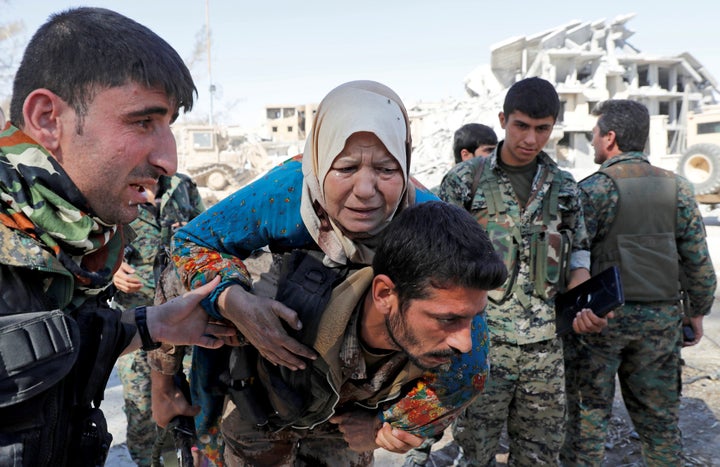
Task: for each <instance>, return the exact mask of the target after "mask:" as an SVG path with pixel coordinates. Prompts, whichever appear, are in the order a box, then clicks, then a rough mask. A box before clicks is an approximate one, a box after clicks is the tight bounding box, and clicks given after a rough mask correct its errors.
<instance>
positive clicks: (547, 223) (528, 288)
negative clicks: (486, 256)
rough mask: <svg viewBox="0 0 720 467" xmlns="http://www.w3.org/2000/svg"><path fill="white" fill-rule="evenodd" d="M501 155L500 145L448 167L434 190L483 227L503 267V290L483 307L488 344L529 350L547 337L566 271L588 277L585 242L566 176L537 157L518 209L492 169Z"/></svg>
mask: <svg viewBox="0 0 720 467" xmlns="http://www.w3.org/2000/svg"><path fill="white" fill-rule="evenodd" d="M501 148H502V143H501V144H500V145H499V146H498V148H497V149H496V151H495V153H494V154H493V155H491V156H490V157H488V158H474V159H470V160H468V161H466V162H463V163H460V164H458V165H456V166H455V167H453V168H452V169H451V170H450V171H449V172H448V173H447V174H446V175H445V177H444V178H443V181H442V183H441V185H440V198H441V199H443V200H444V201H447V202H449V203H452V204H456V205H458V206H462V207H464V208H466V209H468V211H469V212H470V213H471V214H472V215H473V216H475V217H476V218H477V219H478V222H480V223H481V224H482V225H483V226H485V227H486V229H487V230H488V234H489V236H490V239H491V240H492V242H493V245H494V246H495V248H496V250H497V251H498V253H499V254H500V255H501V256H503V259H504V260H505V263H506V266H507V267H508V272H509V273H510V277H509V278H508V282H507V283H506V284H505V285H504V286H503V287H502V288H501V290H499V291H493V292H492V293H491V297H492V298H493V299H494V300H493V301H491V302H490V303H489V304H488V307H487V322H488V326H489V328H490V333H491V336H492V338H493V339H497V340H500V341H504V342H510V343H517V344H529V343H533V342H540V341H543V340H547V339H552V338H554V337H555V310H554V296H555V294H556V293H557V292H558V291H560V290H561V289H562V287H563V286H564V279H565V276H567V274H568V273H569V271H570V270H572V269H577V268H587V269H589V266H590V253H589V251H588V250H589V241H588V237H587V232H586V230H585V222H584V218H583V212H582V207H581V205H580V201H579V190H578V188H577V184H576V183H575V180H574V179H573V177H572V175H571V174H570V173H568V172H566V171H563V170H560V169H559V167H558V166H557V164H556V163H555V162H554V161H553V160H552V159H550V157H549V156H548V155H547V154H545V153H544V152H540V153H539V154H538V156H537V161H538V168H537V171H536V173H535V177H534V179H533V183H532V188H531V192H530V197H529V199H528V202H527V206H525V207H522V206H520V204H519V203H518V200H517V196H516V195H515V192H514V190H513V187H512V184H511V183H510V179H509V178H508V176H507V174H506V173H505V171H504V170H503V168H502V167H501V166H500V165H499V164H498V162H497V157H498V156H497V155H498V154H499V153H500V151H501ZM479 170H482V171H483V172H481V173H482V174H483V175H485V176H486V177H488V178H487V179H486V180H485V182H483V181H482V180H481V181H480V182H479V183H478V182H477V180H476V176H477V175H478V171H479ZM474 185H476V189H475V191H474V195H472V194H473V186H474ZM471 195H472V199H471ZM563 258H567V264H563V263H564V262H565V260H564V259H563Z"/></svg>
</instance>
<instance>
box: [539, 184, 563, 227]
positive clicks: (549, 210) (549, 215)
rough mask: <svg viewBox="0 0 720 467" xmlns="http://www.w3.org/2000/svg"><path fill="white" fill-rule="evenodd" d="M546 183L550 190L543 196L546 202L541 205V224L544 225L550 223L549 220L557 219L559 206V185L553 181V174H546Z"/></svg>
mask: <svg viewBox="0 0 720 467" xmlns="http://www.w3.org/2000/svg"><path fill="white" fill-rule="evenodd" d="M547 181H548V182H550V190H549V191H548V192H547V193H546V194H545V196H546V201H547V202H546V203H545V204H544V205H543V224H545V225H547V224H548V223H549V222H550V219H556V218H557V215H558V205H559V204H560V201H559V198H560V183H559V182H558V181H557V180H555V179H554V176H553V172H550V173H549V174H548V180H547Z"/></svg>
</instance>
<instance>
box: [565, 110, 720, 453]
mask: <svg viewBox="0 0 720 467" xmlns="http://www.w3.org/2000/svg"><path fill="white" fill-rule="evenodd" d="M593 114H594V115H597V116H599V118H598V121H597V125H596V126H595V128H594V129H593V140H592V144H593V146H594V148H595V163H597V164H601V165H600V169H599V170H598V172H596V173H594V174H593V175H591V176H589V177H588V178H586V179H584V180H582V181H581V182H580V184H579V185H580V189H581V191H582V192H581V195H582V201H583V206H584V211H585V219H586V223H587V230H588V234H589V236H590V239H591V241H592V250H591V265H592V266H591V271H592V273H593V274H595V273H597V272H600V271H601V270H603V269H605V268H607V267H608V266H610V265H617V266H618V267H619V268H620V276H621V280H622V283H623V289H624V292H625V305H624V306H622V307H621V308H620V309H618V310H616V311H615V318H614V319H612V320H610V324H609V326H608V329H607V332H606V333H605V334H603V335H602V336H572V335H571V336H568V338H567V339H566V342H565V345H566V351H567V353H566V358H567V362H566V367H567V383H568V388H567V389H568V409H569V423H568V433H567V438H566V442H565V446H564V447H563V453H562V457H563V460H564V461H565V462H566V463H567V464H568V465H594V466H599V465H601V464H602V461H603V456H604V451H605V437H606V431H607V423H608V420H609V419H610V416H611V413H612V405H613V399H614V395H615V376H616V374H617V376H618V379H619V381H620V387H621V389H622V394H623V399H624V401H625V406H626V408H627V410H628V412H629V414H630V417H631V419H632V421H633V424H634V426H635V430H636V431H637V433H638V434H639V435H640V440H641V442H642V453H643V459H644V460H645V463H646V465H650V466H671V465H672V466H676V465H682V460H681V459H682V444H681V436H680V431H679V429H678V409H679V404H680V387H681V381H680V374H681V369H680V348H681V345H686V346H687V345H695V344H696V343H697V342H698V341H699V340H700V338H701V337H702V320H703V317H704V315H706V314H708V313H710V308H711V306H712V303H713V296H714V292H715V288H716V285H717V279H716V276H715V272H714V270H713V266H712V262H711V260H710V255H709V252H708V247H707V243H706V236H705V227H704V224H703V220H702V217H701V215H700V212H699V211H698V208H697V204H696V202H695V199H694V195H693V189H692V186H691V185H690V183H689V182H688V181H687V180H685V179H684V178H682V177H680V176H677V175H675V174H674V173H672V172H669V171H666V170H662V169H659V168H657V167H654V166H652V165H651V164H650V163H649V161H648V159H647V157H646V156H645V155H644V154H643V153H642V151H643V149H644V146H645V141H646V140H647V137H648V131H649V125H650V117H649V114H648V110H647V108H645V106H643V105H642V104H640V103H638V102H634V101H629V100H610V101H606V102H604V103H601V104H600V105H599V106H598V107H597V108H596V109H595V110H594V111H593ZM683 276H684V277H685V278H686V279H687V280H684V279H683V281H682V282H683V283H684V284H686V291H687V294H688V297H689V302H690V304H691V305H692V306H691V308H690V309H689V310H686V312H685V316H683V311H682V309H681V307H679V297H680V289H681V287H680V282H681V279H680V278H681V277H683ZM683 321H685V322H686V323H689V324H690V325H691V326H692V329H693V330H694V333H695V337H694V339H690V340H689V341H686V342H685V343H684V344H683V343H682V337H681V326H682V323H683Z"/></svg>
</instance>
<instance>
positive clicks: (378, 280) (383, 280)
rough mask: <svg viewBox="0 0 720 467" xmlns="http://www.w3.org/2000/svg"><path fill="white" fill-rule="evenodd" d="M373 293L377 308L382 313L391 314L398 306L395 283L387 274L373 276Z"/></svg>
mask: <svg viewBox="0 0 720 467" xmlns="http://www.w3.org/2000/svg"><path fill="white" fill-rule="evenodd" d="M371 293H372V299H373V304H374V305H375V308H376V309H377V310H378V311H379V312H380V313H382V314H386V315H387V314H390V312H391V311H392V310H393V309H394V308H396V307H397V306H398V298H397V293H395V283H394V282H393V281H392V279H390V278H389V277H388V276H386V275H385V274H378V275H377V276H375V277H374V278H373V282H372V286H371Z"/></svg>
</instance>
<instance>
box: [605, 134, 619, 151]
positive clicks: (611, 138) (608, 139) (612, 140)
mask: <svg viewBox="0 0 720 467" xmlns="http://www.w3.org/2000/svg"><path fill="white" fill-rule="evenodd" d="M603 139H604V140H605V144H606V147H607V149H612V148H613V147H615V146H617V134H616V133H615V132H614V131H613V130H609V131H608V132H607V134H605V135H604V136H603Z"/></svg>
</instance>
